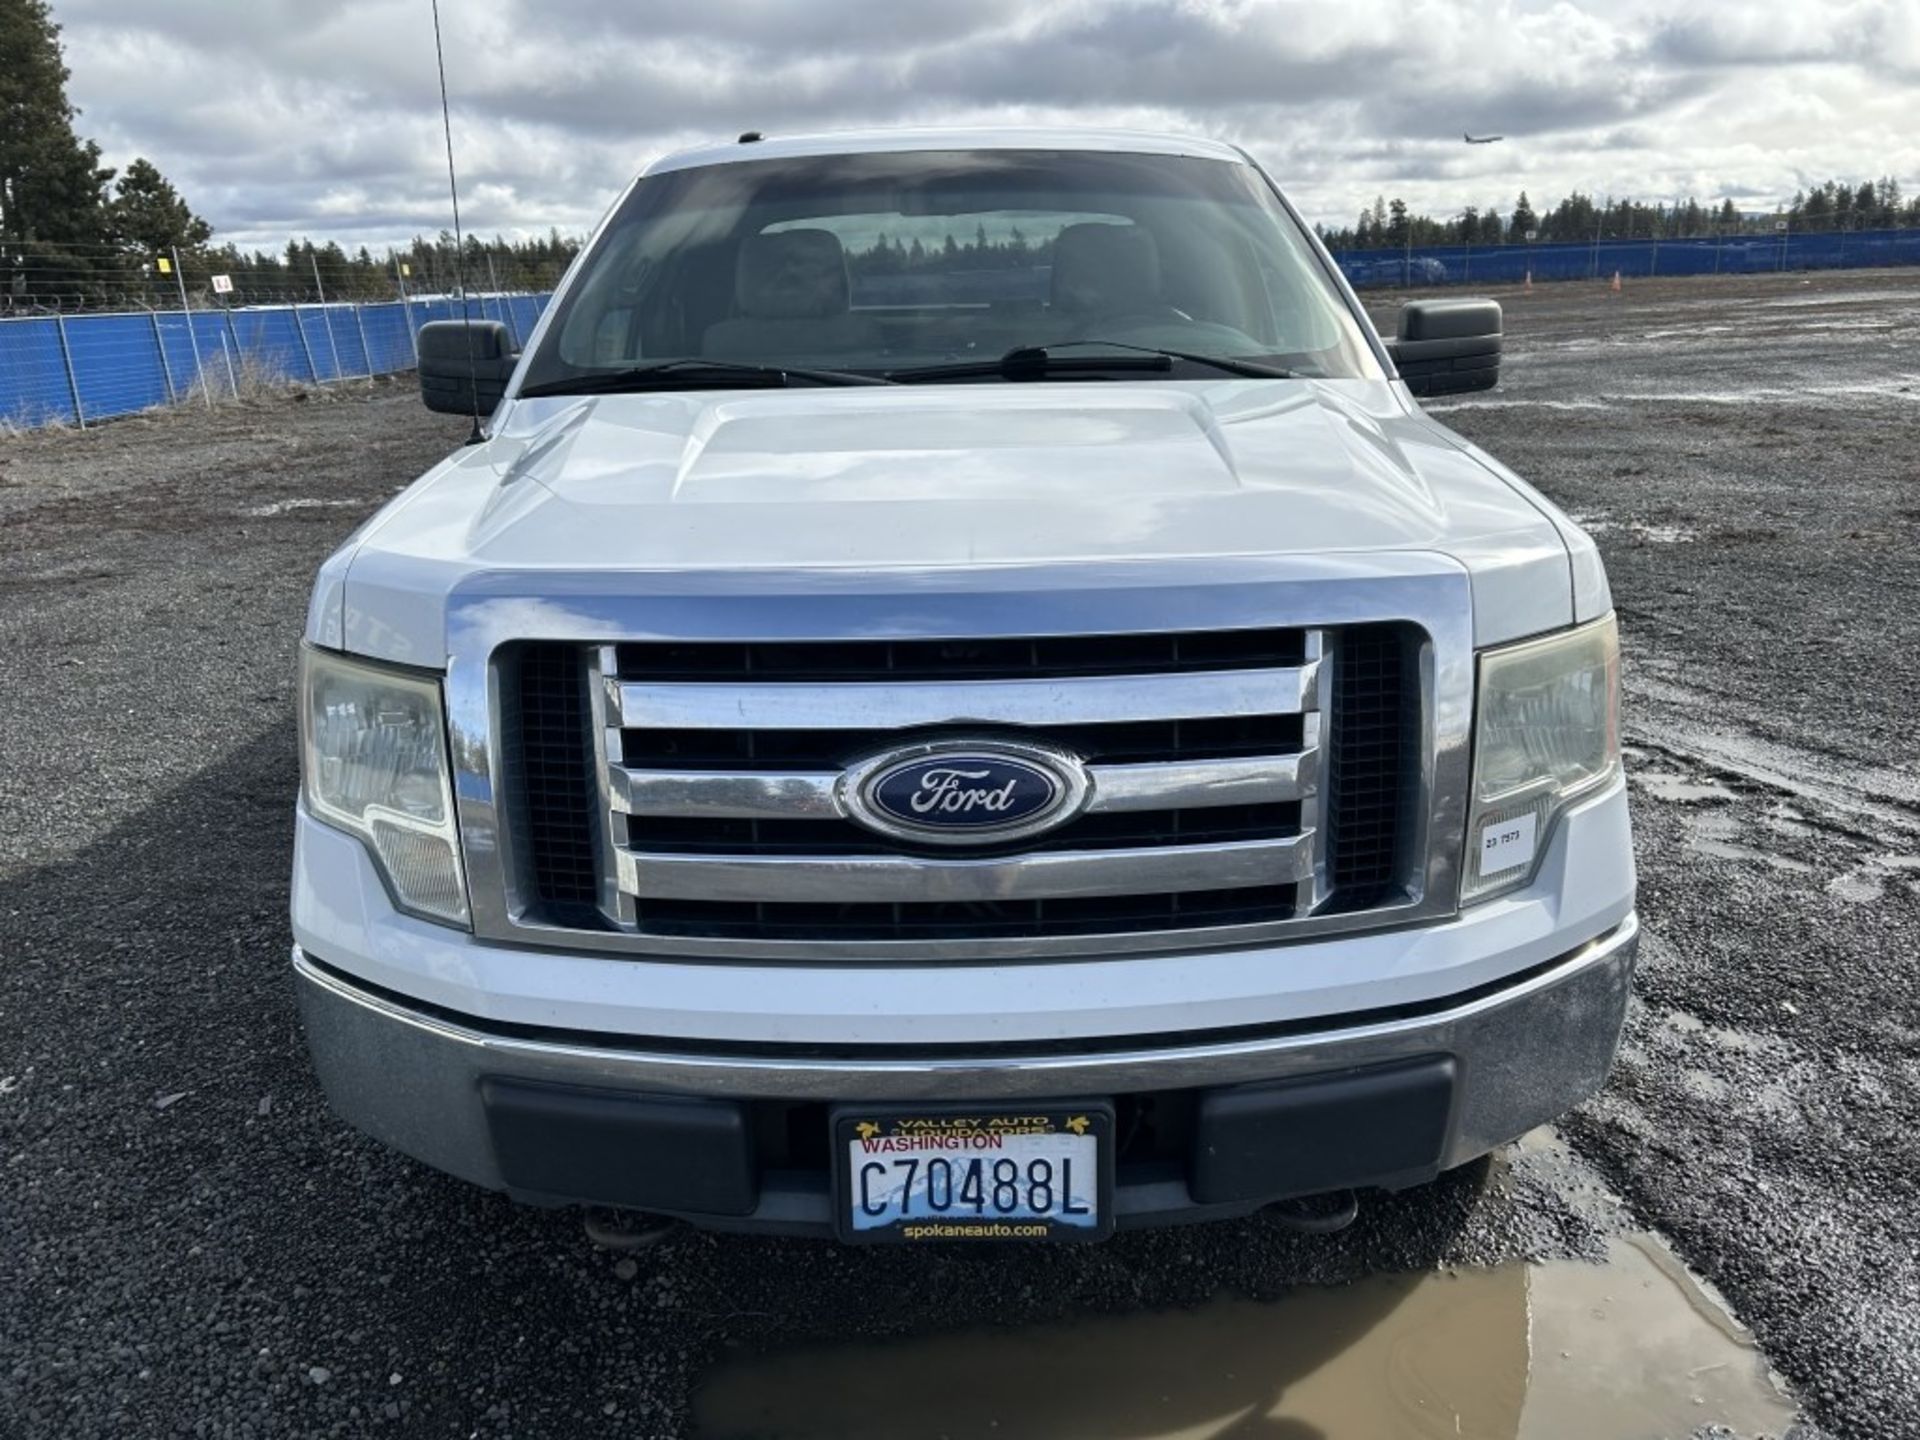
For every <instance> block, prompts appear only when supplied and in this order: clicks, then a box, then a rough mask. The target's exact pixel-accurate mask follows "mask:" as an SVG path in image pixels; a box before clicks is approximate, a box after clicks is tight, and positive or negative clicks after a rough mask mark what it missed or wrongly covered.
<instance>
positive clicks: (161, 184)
mask: <svg viewBox="0 0 1920 1440" xmlns="http://www.w3.org/2000/svg"><path fill="white" fill-rule="evenodd" d="M107 220H108V226H109V228H110V230H111V232H112V235H113V239H114V242H115V243H116V244H118V245H120V246H121V247H122V248H124V249H126V250H128V251H132V252H136V253H139V254H145V255H164V254H166V253H167V252H168V251H169V250H170V249H173V248H174V247H176V246H177V247H178V248H180V249H182V250H198V249H199V248H200V247H201V246H203V245H205V244H206V243H207V241H208V240H210V239H212V238H213V227H212V226H211V225H209V224H207V222H206V221H204V220H202V219H201V218H200V217H199V216H198V215H196V214H194V213H193V211H192V210H191V209H189V208H188V206H187V202H186V201H185V200H182V199H181V198H180V192H179V191H178V190H175V189H174V188H173V186H172V185H171V184H170V183H169V182H168V180H167V177H166V176H164V175H162V174H161V173H160V172H159V170H157V169H155V168H154V166H153V164H152V162H151V161H148V160H146V159H144V158H143V159H139V160H135V161H134V162H133V163H132V164H131V165H129V166H127V172H126V174H124V175H122V176H121V177H120V183H119V184H118V185H116V186H115V187H114V195H113V203H112V205H111V206H109V207H108V217H107Z"/></svg>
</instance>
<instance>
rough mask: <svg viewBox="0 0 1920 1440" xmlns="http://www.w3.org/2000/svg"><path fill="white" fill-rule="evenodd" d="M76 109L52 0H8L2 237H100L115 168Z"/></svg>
mask: <svg viewBox="0 0 1920 1440" xmlns="http://www.w3.org/2000/svg"><path fill="white" fill-rule="evenodd" d="M76 113H78V112H76V111H75V110H74V108H73V106H71V105H69V104H68V103H67V67H66V65H65V64H64V63H63V62H62V60H61V58H60V27H59V26H58V25H56V24H54V23H53V17H52V16H51V15H49V14H48V12H47V4H46V0H0V242H7V243H19V242H25V241H37V242H39V243H40V244H42V245H44V246H51V247H66V246H76V247H79V250H80V253H81V254H85V253H87V251H86V247H88V246H89V245H93V244H97V243H98V242H99V240H100V237H101V234H102V231H103V225H102V219H103V209H104V204H105V193H104V192H105V190H106V186H107V182H108V181H110V180H111V179H112V178H113V171H111V170H108V169H103V168H102V167H101V165H100V147H99V146H98V145H96V144H94V143H93V142H92V141H91V140H82V139H80V137H79V136H77V135H75V134H74V133H73V118H74V116H75V114H76ZM75 258H76V259H78V257H77V256H76V257H75Z"/></svg>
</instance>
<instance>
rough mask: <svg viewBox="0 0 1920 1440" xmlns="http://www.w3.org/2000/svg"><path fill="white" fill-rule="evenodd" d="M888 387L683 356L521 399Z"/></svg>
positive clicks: (571, 381) (839, 373)
mask: <svg viewBox="0 0 1920 1440" xmlns="http://www.w3.org/2000/svg"><path fill="white" fill-rule="evenodd" d="M796 383H797V384H802V385H891V384H893V383H895V382H894V381H892V380H890V379H887V378H886V377H884V376H880V375H862V374H860V373H858V372H857V371H853V370H810V369H807V368H806V367H804V366H799V365H752V364H748V363H747V362H746V361H742V360H702V359H698V358H695V357H693V356H687V357H684V358H682V359H679V360H656V361H654V362H652V363H651V364H648V365H633V366H629V367H628V368H627V369H625V370H607V371H602V372H599V373H595V374H588V375H574V376H570V377H569V378H567V379H565V380H546V381H542V382H541V383H540V384H538V385H528V386H526V387H525V388H523V389H522V390H521V391H520V398H521V399H523V400H524V399H533V398H536V397H538V396H541V395H608V394H617V393H619V392H622V391H627V390H664V389H668V388H671V387H675V386H678V387H681V388H685V389H695V390H697V389H704V388H706V387H707V386H711V385H765V386H768V387H778V386H783V385H793V384H796Z"/></svg>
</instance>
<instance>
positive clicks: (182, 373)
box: [154, 310, 236, 400]
mask: <svg viewBox="0 0 1920 1440" xmlns="http://www.w3.org/2000/svg"><path fill="white" fill-rule="evenodd" d="M154 323H155V324H156V325H157V326H158V327H159V330H160V346H161V359H162V363H163V365H164V366H165V369H166V373H167V380H168V382H169V384H170V385H171V387H172V392H173V398H174V399H175V400H185V399H188V398H189V397H191V396H195V395H198V394H199V393H200V387H201V386H202V385H204V386H205V387H206V388H207V389H208V390H210V391H212V392H213V397H214V398H215V399H216V400H217V399H219V398H220V397H221V396H222V395H230V394H232V393H233V392H234V390H235V388H236V387H235V385H234V370H233V367H232V363H231V362H233V361H234V360H235V358H236V357H235V356H234V354H233V349H234V346H233V341H232V339H231V338H230V337H229V336H228V335H227V319H226V316H225V315H224V314H222V313H221V312H220V311H218V310H196V311H194V312H193V331H192V333H191V334H189V333H188V331H187V317H186V316H184V315H182V314H181V313H180V312H179V311H177V310H173V311H167V310H163V311H161V312H160V313H159V314H158V315H156V316H154ZM196 345H197V346H198V347H199V348H198V350H197V351H196V349H195V346H196Z"/></svg>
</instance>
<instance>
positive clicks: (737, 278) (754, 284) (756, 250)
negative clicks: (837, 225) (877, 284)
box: [733, 230, 847, 320]
mask: <svg viewBox="0 0 1920 1440" xmlns="http://www.w3.org/2000/svg"><path fill="white" fill-rule="evenodd" d="M733 294H734V299H735V300H736V301H737V302H738V303H739V306H740V310H741V313H742V314H745V315H750V316H752V317H754V318H755V319H759V320H802V319H812V318H814V317H816V316H822V315H843V314H845V313H846V310H847V257H846V252H845V251H843V250H842V249H841V248H840V240H839V237H838V236H836V235H835V234H834V233H833V232H832V231H830V230H774V231H771V232H769V233H767V234H764V235H749V236H748V237H747V238H746V239H745V240H744V241H742V242H741V245H740V258H739V260H738V262H737V263H736V264H735V266H734V272H733Z"/></svg>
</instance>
